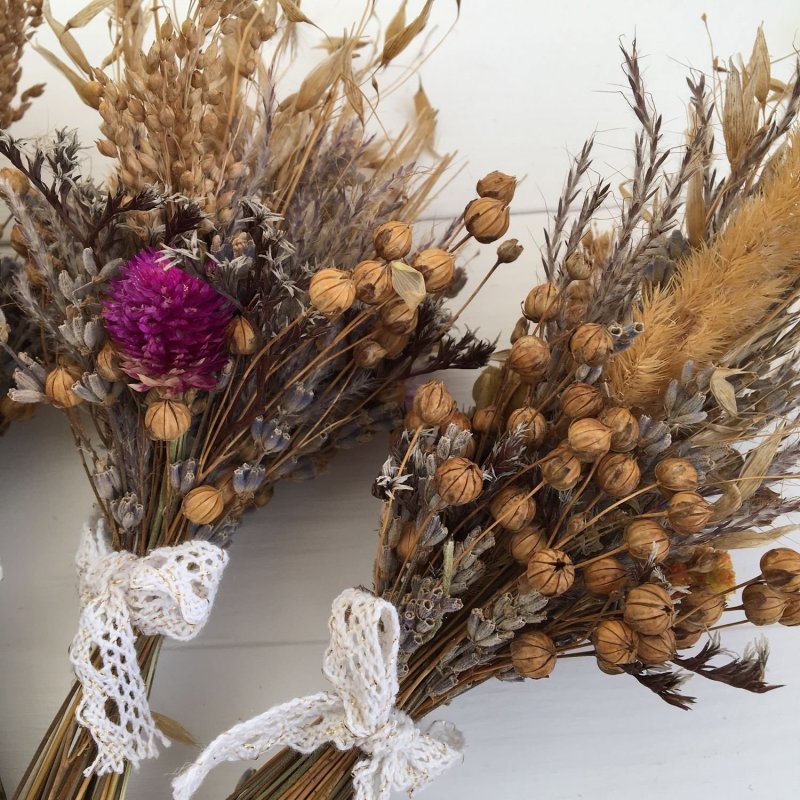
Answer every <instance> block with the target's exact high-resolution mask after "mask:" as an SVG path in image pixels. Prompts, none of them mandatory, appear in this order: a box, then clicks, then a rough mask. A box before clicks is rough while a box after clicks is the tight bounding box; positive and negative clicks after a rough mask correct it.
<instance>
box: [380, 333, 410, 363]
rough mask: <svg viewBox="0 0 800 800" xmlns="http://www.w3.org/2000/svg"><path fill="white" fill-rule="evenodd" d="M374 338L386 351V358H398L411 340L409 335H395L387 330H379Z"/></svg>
mask: <svg viewBox="0 0 800 800" xmlns="http://www.w3.org/2000/svg"><path fill="white" fill-rule="evenodd" d="M372 337H373V338H374V340H375V341H376V342H377V343H378V344H379V345H380V346H381V347H382V348H383V349H384V350H385V351H386V358H397V357H398V356H399V355H400V354H401V353H402V352H403V350H405V349H406V347H407V346H408V341H409V338H410V336H409V334H407V333H393V332H392V331H390V330H387V329H386V328H378V330H377V331H375V333H374V334H373V335H372Z"/></svg>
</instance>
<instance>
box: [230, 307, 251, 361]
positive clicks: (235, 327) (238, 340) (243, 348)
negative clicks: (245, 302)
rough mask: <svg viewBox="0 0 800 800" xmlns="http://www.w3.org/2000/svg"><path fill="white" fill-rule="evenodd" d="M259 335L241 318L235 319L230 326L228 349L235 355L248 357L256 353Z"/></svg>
mask: <svg viewBox="0 0 800 800" xmlns="http://www.w3.org/2000/svg"><path fill="white" fill-rule="evenodd" d="M257 347H258V335H257V334H256V332H255V329H254V328H253V326H252V325H251V324H250V323H249V322H248V321H247V320H246V319H245V318H244V317H241V316H237V317H234V318H233V319H232V320H231V321H230V323H229V324H228V349H229V350H230V351H231V353H233V354H234V355H238V356H246V355H251V354H252V353H255V351H256V348H257Z"/></svg>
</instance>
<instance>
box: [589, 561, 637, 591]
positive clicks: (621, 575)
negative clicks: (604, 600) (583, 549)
mask: <svg viewBox="0 0 800 800" xmlns="http://www.w3.org/2000/svg"><path fill="white" fill-rule="evenodd" d="M582 572H583V583H584V586H585V587H586V591H587V592H590V593H591V594H597V595H601V596H602V597H607V596H609V595H612V594H614V593H615V592H621V591H622V590H623V589H624V588H625V585H626V584H627V583H628V570H626V569H625V567H624V566H623V564H622V562H621V561H618V560H617V559H616V558H613V557H612V556H606V557H605V558H600V559H598V560H597V561H592V562H591V563H589V564H587V565H586V566H585V567H583V569H582Z"/></svg>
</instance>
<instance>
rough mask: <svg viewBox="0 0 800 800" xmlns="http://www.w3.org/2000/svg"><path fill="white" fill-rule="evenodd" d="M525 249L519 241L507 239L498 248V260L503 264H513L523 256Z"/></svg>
mask: <svg viewBox="0 0 800 800" xmlns="http://www.w3.org/2000/svg"><path fill="white" fill-rule="evenodd" d="M524 249H525V248H524V247H523V246H522V245H521V244H520V243H519V240H518V239H506V240H505V241H504V242H501V243H500V244H499V245H498V247H497V260H498V261H499V262H500V263H501V264H513V263H514V262H515V261H516V260H517V259H518V258H519V257H520V256H521V255H522V251H523V250H524Z"/></svg>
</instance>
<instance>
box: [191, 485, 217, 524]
mask: <svg viewBox="0 0 800 800" xmlns="http://www.w3.org/2000/svg"><path fill="white" fill-rule="evenodd" d="M224 508H225V502H224V500H223V497H222V492H220V490H219V489H217V487H216V486H210V485H204V486H197V487H195V488H194V489H192V490H191V491H190V492H189V493H188V494H187V495H186V497H184V498H183V504H182V505H181V511H182V512H183V516H184V517H186V519H188V520H189V521H190V522H194V523H195V525H208V524H210V523H212V522H214V521H215V520H217V519H219V517H220V516H221V515H222V512H223V510H224Z"/></svg>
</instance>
